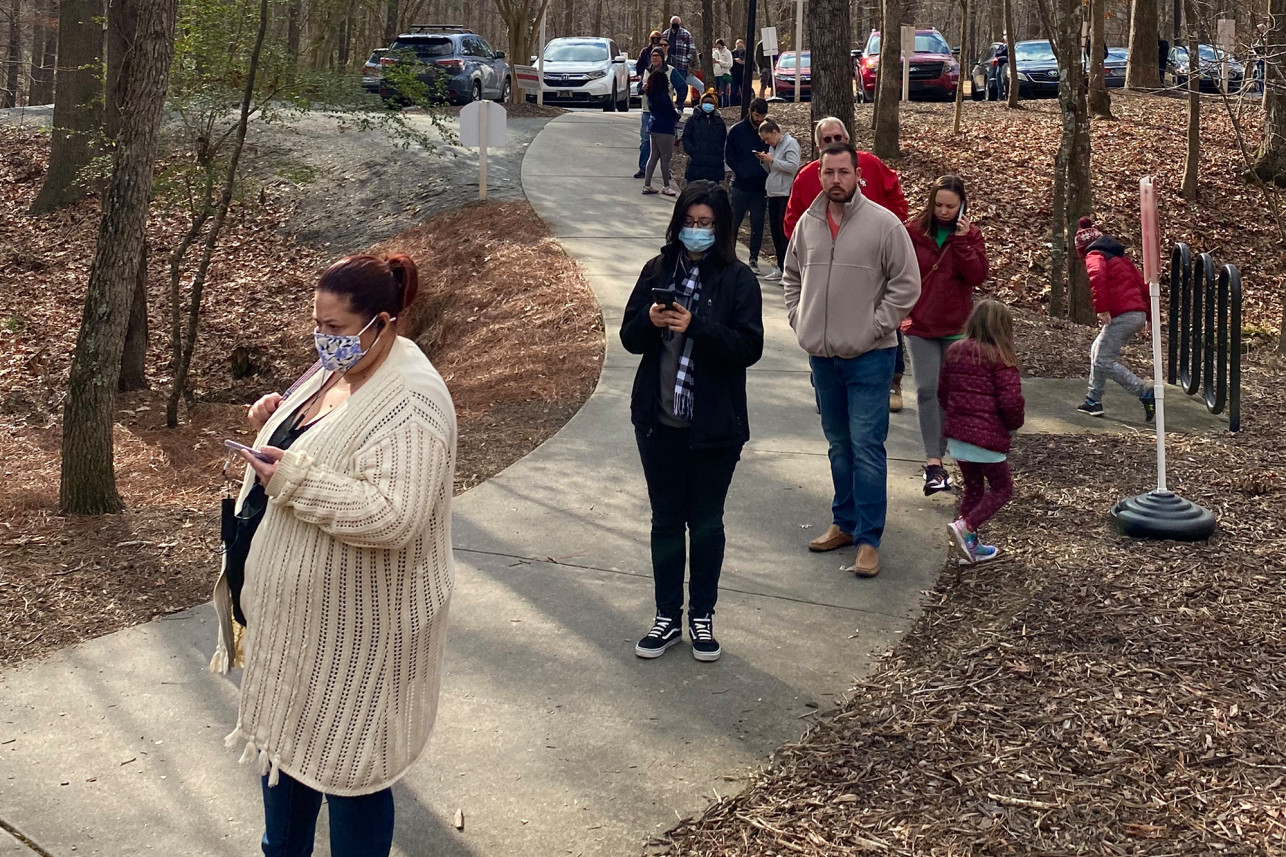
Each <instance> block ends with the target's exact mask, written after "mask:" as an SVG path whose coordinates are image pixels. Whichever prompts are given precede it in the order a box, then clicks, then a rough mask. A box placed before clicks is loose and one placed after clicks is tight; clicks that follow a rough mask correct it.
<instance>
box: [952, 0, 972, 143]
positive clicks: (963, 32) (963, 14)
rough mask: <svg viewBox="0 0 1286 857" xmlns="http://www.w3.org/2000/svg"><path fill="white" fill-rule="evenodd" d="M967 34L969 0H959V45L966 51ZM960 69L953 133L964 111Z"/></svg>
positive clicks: (955, 131) (958, 127) (955, 132)
mask: <svg viewBox="0 0 1286 857" xmlns="http://www.w3.org/2000/svg"><path fill="white" fill-rule="evenodd" d="M968 36H969V0H960V47H961V50H962V51H967V48H966V47H965V40H966V39H967V38H968ZM965 55H966V56H967V55H968V54H967V53H966V54H965ZM961 59H964V57H961ZM960 71H961V74H960V80H959V81H958V82H957V84H956V110H955V118H954V120H953V127H952V133H953V134H959V133H960V117H961V114H962V113H963V112H964V85H965V73H964V69H961V70H960Z"/></svg>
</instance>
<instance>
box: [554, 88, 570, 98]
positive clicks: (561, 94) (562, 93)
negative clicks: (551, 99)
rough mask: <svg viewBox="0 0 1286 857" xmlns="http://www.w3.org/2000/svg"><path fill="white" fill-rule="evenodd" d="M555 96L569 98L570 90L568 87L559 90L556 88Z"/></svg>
mask: <svg viewBox="0 0 1286 857" xmlns="http://www.w3.org/2000/svg"><path fill="white" fill-rule="evenodd" d="M557 97H558V98H571V97H572V91H571V90H570V89H560V90H558V95H557Z"/></svg>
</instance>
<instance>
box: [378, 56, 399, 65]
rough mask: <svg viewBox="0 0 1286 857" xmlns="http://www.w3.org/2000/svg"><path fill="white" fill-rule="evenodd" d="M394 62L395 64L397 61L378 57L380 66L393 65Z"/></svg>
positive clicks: (391, 58)
mask: <svg viewBox="0 0 1286 857" xmlns="http://www.w3.org/2000/svg"><path fill="white" fill-rule="evenodd" d="M395 62H397V60H395V59H393V57H380V65H382V66H384V65H393V64H394V63H395Z"/></svg>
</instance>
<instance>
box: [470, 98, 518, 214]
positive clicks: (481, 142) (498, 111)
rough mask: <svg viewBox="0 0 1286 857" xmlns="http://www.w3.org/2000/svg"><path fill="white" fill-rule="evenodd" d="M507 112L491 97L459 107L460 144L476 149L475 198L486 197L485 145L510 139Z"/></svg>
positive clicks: (500, 143)
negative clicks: (476, 184) (476, 187)
mask: <svg viewBox="0 0 1286 857" xmlns="http://www.w3.org/2000/svg"><path fill="white" fill-rule="evenodd" d="M507 119H508V114H506V113H505V109H504V108H503V107H501V106H500V105H499V104H497V103H496V102H494V101H472V102H470V103H468V104H466V105H465V106H464V108H463V109H462V110H461V111H460V145H462V146H466V147H468V148H471V149H472V148H474V147H476V148H477V149H478V199H479V200H482V201H484V202H485V201H486V199H487V148H488V147H489V146H496V147H499V146H503V145H505V144H506V143H508V142H509V130H508V128H507V127H506V124H505V123H506V121H507Z"/></svg>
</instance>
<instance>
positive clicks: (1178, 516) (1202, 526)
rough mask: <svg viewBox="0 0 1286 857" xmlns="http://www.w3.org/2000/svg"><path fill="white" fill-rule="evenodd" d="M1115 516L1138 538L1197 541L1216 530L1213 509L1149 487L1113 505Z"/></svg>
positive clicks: (1115, 518)
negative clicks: (1151, 489)
mask: <svg viewBox="0 0 1286 857" xmlns="http://www.w3.org/2000/svg"><path fill="white" fill-rule="evenodd" d="M1112 519H1113V520H1114V521H1116V526H1117V527H1118V528H1119V529H1120V530H1121V532H1122V533H1123V534H1124V535H1127V536H1132V537H1134V538H1138V539H1175V540H1177V541H1183V542H1198V541H1201V540H1203V539H1208V538H1210V535H1211V533H1213V532H1214V531H1215V516H1214V513H1213V512H1211V511H1210V510H1209V509H1207V508H1205V507H1204V506H1198V505H1197V504H1196V503H1193V502H1192V501H1190V500H1185V499H1183V498H1182V497H1180V496H1179V495H1178V494H1174V493H1172V492H1170V491H1149V492H1148V493H1147V494H1140V495H1139V496H1137V497H1129V498H1127V499H1125V500H1122V501H1120V502H1119V503H1117V504H1116V505H1115V506H1113V507H1112Z"/></svg>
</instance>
